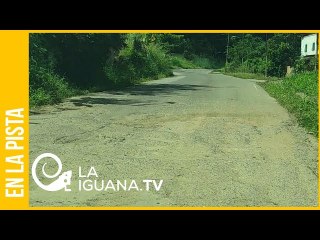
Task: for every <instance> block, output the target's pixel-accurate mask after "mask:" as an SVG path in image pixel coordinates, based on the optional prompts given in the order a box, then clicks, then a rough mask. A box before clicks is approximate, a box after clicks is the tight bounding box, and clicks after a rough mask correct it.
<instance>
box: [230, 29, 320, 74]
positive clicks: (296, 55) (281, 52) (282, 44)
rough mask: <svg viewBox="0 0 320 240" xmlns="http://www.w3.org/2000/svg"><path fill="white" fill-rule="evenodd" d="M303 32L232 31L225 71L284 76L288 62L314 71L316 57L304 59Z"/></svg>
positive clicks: (297, 70) (303, 69) (299, 70)
mask: <svg viewBox="0 0 320 240" xmlns="http://www.w3.org/2000/svg"><path fill="white" fill-rule="evenodd" d="M302 36H303V34H232V35H230V36H229V44H228V46H229V47H228V54H227V59H226V66H225V71H226V72H228V73H230V72H231V73H253V74H256V75H264V76H271V77H278V78H280V77H284V76H285V74H286V70H287V66H291V67H294V68H295V70H296V72H303V71H306V70H309V71H313V70H315V66H317V64H316V62H315V58H312V59H300V51H301V50H300V44H301V37H302Z"/></svg>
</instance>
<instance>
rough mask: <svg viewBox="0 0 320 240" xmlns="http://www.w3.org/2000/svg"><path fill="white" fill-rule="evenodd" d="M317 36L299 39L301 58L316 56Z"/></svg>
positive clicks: (311, 35) (312, 35)
mask: <svg viewBox="0 0 320 240" xmlns="http://www.w3.org/2000/svg"><path fill="white" fill-rule="evenodd" d="M317 45H318V44H317V34H310V35H307V36H304V37H303V38H302V39H301V56H302V57H307V56H315V55H316V54H317V51H318V50H317Z"/></svg>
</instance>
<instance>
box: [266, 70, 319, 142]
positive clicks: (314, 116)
mask: <svg viewBox="0 0 320 240" xmlns="http://www.w3.org/2000/svg"><path fill="white" fill-rule="evenodd" d="M261 86H262V87H263V88H264V89H265V90H266V91H267V92H268V93H269V94H270V95H271V96H272V97H274V98H276V99H277V101H278V102H279V103H280V104H281V105H282V106H283V107H285V108H286V109H287V110H288V111H289V112H290V113H291V114H293V115H294V116H295V117H296V118H297V120H298V123H299V124H300V125H301V126H303V127H305V128H306V129H307V130H308V131H309V132H310V133H311V134H313V135H315V136H318V73H317V72H307V73H299V74H295V75H293V76H291V77H288V78H285V79H283V80H278V81H267V82H265V83H261Z"/></svg>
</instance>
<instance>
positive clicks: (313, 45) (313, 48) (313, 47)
mask: <svg viewBox="0 0 320 240" xmlns="http://www.w3.org/2000/svg"><path fill="white" fill-rule="evenodd" d="M315 50H316V43H315V42H314V43H312V51H315Z"/></svg>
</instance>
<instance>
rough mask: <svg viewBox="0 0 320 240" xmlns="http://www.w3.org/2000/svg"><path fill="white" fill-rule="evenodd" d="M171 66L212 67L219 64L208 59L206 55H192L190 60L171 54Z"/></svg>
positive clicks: (216, 66) (218, 66) (188, 67)
mask: <svg viewBox="0 0 320 240" xmlns="http://www.w3.org/2000/svg"><path fill="white" fill-rule="evenodd" d="M170 61H171V66H172V68H185V69H196V68H203V69H213V68H221V66H220V65H221V64H220V65H219V64H217V63H215V62H214V61H213V60H210V59H209V58H206V57H201V56H194V57H193V58H192V59H191V60H189V59H186V58H185V57H184V56H182V55H172V56H171V57H170Z"/></svg>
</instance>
